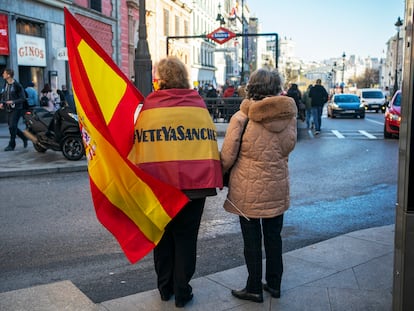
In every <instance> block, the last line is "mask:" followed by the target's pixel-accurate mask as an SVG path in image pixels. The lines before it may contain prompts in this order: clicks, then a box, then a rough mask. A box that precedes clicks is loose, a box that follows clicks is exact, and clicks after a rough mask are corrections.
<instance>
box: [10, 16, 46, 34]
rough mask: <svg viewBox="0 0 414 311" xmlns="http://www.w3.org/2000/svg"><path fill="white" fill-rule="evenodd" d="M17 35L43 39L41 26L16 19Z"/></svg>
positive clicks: (43, 32) (43, 29) (42, 27)
mask: <svg viewBox="0 0 414 311" xmlns="http://www.w3.org/2000/svg"><path fill="white" fill-rule="evenodd" d="M16 30H17V33H19V34H22V35H28V36H36V37H45V27H44V25H43V24H40V23H35V22H32V21H28V20H24V19H21V18H18V19H17V21H16Z"/></svg>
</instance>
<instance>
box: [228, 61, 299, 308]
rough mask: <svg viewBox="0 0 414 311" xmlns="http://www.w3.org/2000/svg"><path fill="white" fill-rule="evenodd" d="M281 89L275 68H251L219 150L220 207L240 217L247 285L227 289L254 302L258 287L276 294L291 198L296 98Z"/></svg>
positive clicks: (257, 299)
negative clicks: (223, 194)
mask: <svg viewBox="0 0 414 311" xmlns="http://www.w3.org/2000/svg"><path fill="white" fill-rule="evenodd" d="M281 92H282V79H281V76H280V74H279V73H278V72H277V71H270V70H268V69H265V68H262V69H258V70H256V71H254V72H253V73H252V74H251V76H250V79H249V81H248V84H247V87H246V98H245V99H244V100H243V102H242V103H241V105H240V110H239V111H238V112H236V113H235V114H234V115H233V117H232V119H231V120H230V123H229V126H228V128H227V131H226V135H225V138H224V141H223V146H222V149H221V164H222V167H223V172H227V171H228V170H229V168H230V167H232V169H231V174H230V181H229V189H228V193H227V198H226V200H225V202H224V209H225V210H226V211H228V212H230V213H233V214H236V215H238V216H239V221H240V227H241V232H242V236H243V242H244V257H245V261H246V266H247V272H248V278H247V282H246V286H245V287H244V288H243V289H242V290H232V291H231V293H232V295H233V296H235V297H237V298H239V299H244V300H251V301H254V302H263V290H265V291H267V292H269V293H270V294H271V296H272V297H274V298H279V297H280V285H281V281H282V273H283V263H282V238H281V235H280V233H281V230H282V226H283V214H284V212H285V211H286V210H287V209H288V207H289V201H290V199H289V173H288V156H289V153H290V152H291V151H292V150H293V148H294V147H295V144H296V132H297V128H296V116H297V108H296V104H295V101H294V100H293V99H292V98H290V97H288V96H281ZM243 131H244V133H243ZM242 133H243V134H242ZM262 234H263V242H264V249H265V253H266V273H265V280H266V283H265V284H262Z"/></svg>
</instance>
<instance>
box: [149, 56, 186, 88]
mask: <svg viewBox="0 0 414 311" xmlns="http://www.w3.org/2000/svg"><path fill="white" fill-rule="evenodd" d="M156 71H157V73H158V79H159V81H158V85H159V87H160V89H161V90H162V89H189V88H190V82H189V81H188V72H187V68H186V67H185V65H184V63H183V62H182V61H181V60H179V59H178V58H177V57H174V56H169V57H167V58H164V59H162V60H160V61H159V62H158V64H157V65H156Z"/></svg>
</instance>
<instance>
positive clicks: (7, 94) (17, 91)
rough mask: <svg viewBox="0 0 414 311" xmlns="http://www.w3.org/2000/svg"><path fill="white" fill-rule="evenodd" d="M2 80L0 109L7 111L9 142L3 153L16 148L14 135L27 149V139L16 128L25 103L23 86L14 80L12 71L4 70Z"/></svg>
mask: <svg viewBox="0 0 414 311" xmlns="http://www.w3.org/2000/svg"><path fill="white" fill-rule="evenodd" d="M3 79H4V80H5V81H6V82H5V83H4V87H3V90H2V93H1V104H0V109H4V108H6V110H7V124H8V125H9V132H10V141H9V145H8V146H7V147H6V148H5V149H4V151H13V150H14V148H15V147H16V135H17V136H19V137H20V138H21V139H22V140H23V146H24V148H26V147H27V138H26V137H25V136H24V134H23V132H22V131H21V130H20V129H19V128H18V127H17V124H18V122H19V119H20V117H21V116H22V115H23V111H24V110H23V103H24V102H25V101H26V95H25V93H24V88H23V86H22V85H21V84H20V83H19V82H17V81H16V80H14V71H13V70H12V69H9V68H7V69H5V70H4V71H3Z"/></svg>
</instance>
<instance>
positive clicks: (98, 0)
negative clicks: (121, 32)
mask: <svg viewBox="0 0 414 311" xmlns="http://www.w3.org/2000/svg"><path fill="white" fill-rule="evenodd" d="M89 6H90V8H91V9H92V10H95V11H98V12H102V0H90V2H89Z"/></svg>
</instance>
